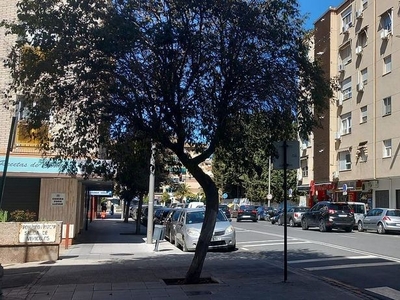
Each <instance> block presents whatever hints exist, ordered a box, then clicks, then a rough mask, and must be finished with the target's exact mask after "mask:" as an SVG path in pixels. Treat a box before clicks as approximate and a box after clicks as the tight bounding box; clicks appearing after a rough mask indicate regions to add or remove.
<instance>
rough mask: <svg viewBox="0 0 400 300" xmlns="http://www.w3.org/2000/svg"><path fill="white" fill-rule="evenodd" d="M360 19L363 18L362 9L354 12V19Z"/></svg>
mask: <svg viewBox="0 0 400 300" xmlns="http://www.w3.org/2000/svg"><path fill="white" fill-rule="evenodd" d="M362 17H363V11H362V9H358V10H356V19H362Z"/></svg>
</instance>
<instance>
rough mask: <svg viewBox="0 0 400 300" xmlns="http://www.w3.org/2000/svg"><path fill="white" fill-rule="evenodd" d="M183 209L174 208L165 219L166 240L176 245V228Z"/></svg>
mask: <svg viewBox="0 0 400 300" xmlns="http://www.w3.org/2000/svg"><path fill="white" fill-rule="evenodd" d="M181 211H182V208H180V207H175V208H172V209H171V210H170V211H169V212H168V215H167V217H166V219H165V222H164V224H165V238H166V239H167V240H168V241H169V242H170V243H172V244H174V243H175V226H176V222H177V221H178V218H179V214H180V213H181Z"/></svg>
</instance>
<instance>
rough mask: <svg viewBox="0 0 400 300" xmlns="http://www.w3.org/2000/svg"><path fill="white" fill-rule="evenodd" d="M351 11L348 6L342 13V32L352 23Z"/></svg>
mask: <svg viewBox="0 0 400 300" xmlns="http://www.w3.org/2000/svg"><path fill="white" fill-rule="evenodd" d="M351 11H352V7H351V6H350V7H349V8H347V9H346V10H345V11H344V12H343V13H342V32H343V33H345V32H347V31H348V30H349V28H350V27H351V25H352V18H351Z"/></svg>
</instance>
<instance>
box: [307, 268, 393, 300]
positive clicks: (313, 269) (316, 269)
mask: <svg viewBox="0 0 400 300" xmlns="http://www.w3.org/2000/svg"><path fill="white" fill-rule="evenodd" d="M398 264H399V263H398V262H386V263H385V262H381V263H367V264H346V265H336V266H324V267H311V268H304V270H307V271H321V270H336V269H348V268H364V267H380V266H392V265H398ZM398 299H399V298H398Z"/></svg>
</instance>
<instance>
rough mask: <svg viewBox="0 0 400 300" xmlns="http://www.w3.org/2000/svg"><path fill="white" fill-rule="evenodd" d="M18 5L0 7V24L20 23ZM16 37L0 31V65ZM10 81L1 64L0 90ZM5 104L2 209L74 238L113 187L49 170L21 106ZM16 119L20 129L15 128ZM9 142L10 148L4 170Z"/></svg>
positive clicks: (0, 139) (0, 112)
mask: <svg viewBox="0 0 400 300" xmlns="http://www.w3.org/2000/svg"><path fill="white" fill-rule="evenodd" d="M17 2H18V1H17V0H9V1H1V2H0V19H1V20H3V19H8V20H13V19H15V18H16V13H17V6H16V5H17ZM15 38H16V37H15V36H9V35H8V36H6V35H5V30H4V28H0V61H3V60H4V59H5V58H6V56H7V54H8V53H9V52H10V49H11V47H12V45H13V43H14V41H15ZM10 80H11V78H10V74H9V70H8V69H6V68H4V66H3V64H0V90H1V91H4V89H5V88H6V87H7V84H8V83H9V82H10ZM3 94H4V93H1V95H3ZM14 97H18V96H17V95H15V96H14ZM16 99H17V98H16ZM4 103H5V99H4V98H0V104H1V105H0V179H2V178H3V176H4V173H5V172H4V171H6V180H5V185H4V189H2V190H3V197H2V199H3V201H2V203H1V209H3V210H6V211H9V212H12V211H14V210H29V211H31V212H35V213H36V216H37V219H38V220H49V221H50V220H58V221H63V222H64V226H65V225H66V224H69V227H70V230H69V234H70V236H69V237H70V238H74V237H75V236H76V235H77V234H78V233H79V232H80V231H81V230H82V228H84V227H85V224H86V225H87V221H88V219H87V217H90V218H91V219H92V218H96V212H97V211H98V209H97V207H98V206H99V205H100V203H98V202H99V197H102V196H108V197H110V196H111V195H112V188H113V185H112V183H111V182H103V181H101V180H83V179H82V178H79V176H76V177H71V176H69V175H67V174H60V173H59V169H58V168H57V167H52V168H47V167H45V166H44V165H43V163H42V157H41V154H40V153H39V150H38V140H37V139H35V135H34V132H30V131H28V130H27V127H26V126H25V125H26V123H25V122H24V118H25V111H24V110H23V109H21V108H22V107H21V105H19V107H11V109H7V108H5V106H4ZM20 104H22V102H20ZM14 117H15V118H16V126H15V128H13V129H12V128H11V127H12V120H13V118H14ZM10 138H11V139H10ZM9 141H11V142H12V143H11V147H10V152H9V156H8V164H7V168H5V162H6V157H7V148H8V144H9ZM0 182H2V180H0Z"/></svg>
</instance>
